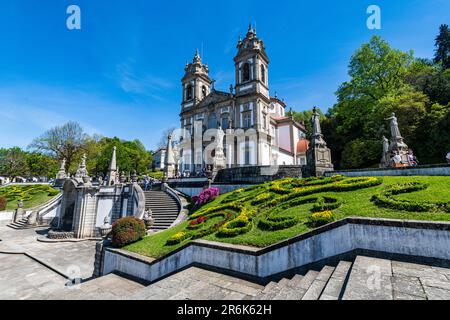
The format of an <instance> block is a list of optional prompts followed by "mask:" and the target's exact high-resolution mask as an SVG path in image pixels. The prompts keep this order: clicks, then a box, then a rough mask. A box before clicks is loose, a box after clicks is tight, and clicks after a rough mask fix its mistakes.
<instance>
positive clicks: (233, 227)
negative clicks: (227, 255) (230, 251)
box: [217, 207, 254, 238]
mask: <svg viewBox="0 0 450 320" xmlns="http://www.w3.org/2000/svg"><path fill="white" fill-rule="evenodd" d="M253 214H254V212H252V211H249V210H248V209H247V208H245V207H242V208H241V213H240V214H239V216H238V217H237V218H235V219H233V220H231V221H228V222H226V223H225V224H224V225H223V227H222V228H221V229H220V230H219V232H218V233H217V236H219V237H226V238H230V237H235V236H238V235H240V234H244V233H247V232H249V231H250V230H251V229H252V226H253V225H252V222H251V217H252V216H253Z"/></svg>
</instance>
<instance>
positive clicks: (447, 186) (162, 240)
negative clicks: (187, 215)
mask: <svg viewBox="0 0 450 320" xmlns="http://www.w3.org/2000/svg"><path fill="white" fill-rule="evenodd" d="M344 180H345V179H344ZM381 180H382V184H381V185H378V186H373V187H367V188H362V189H358V190H353V191H345V192H319V193H315V194H312V195H310V196H317V195H320V196H323V197H327V196H329V197H334V198H337V199H339V202H340V203H341V206H340V207H338V208H337V209H334V210H333V214H334V217H335V219H336V220H339V219H342V218H345V217H348V216H359V217H375V218H393V219H410V220H431V221H450V213H449V212H445V211H439V210H435V211H433V212H409V211H401V210H394V209H388V208H383V207H380V206H377V205H376V204H375V203H374V202H372V201H371V198H372V196H373V195H374V194H375V193H377V192H380V191H382V190H384V189H385V188H386V187H387V186H391V185H395V184H403V183H408V182H421V183H426V184H428V188H427V189H425V190H420V191H416V192H412V193H406V194H399V195H396V196H395V198H396V199H399V200H412V201H428V202H450V177H427V176H425V177H424V176H420V177H383V178H381ZM270 186H271V184H265V185H260V186H259V187H256V188H252V189H253V190H251V191H247V192H245V197H242V198H241V200H243V201H241V200H239V199H238V200H236V202H237V203H239V204H240V205H242V206H245V207H246V208H249V209H250V210H252V209H253V210H255V209H256V213H255V215H254V216H253V217H252V218H251V221H250V223H251V224H252V227H251V230H250V231H249V232H246V233H244V234H240V235H237V236H234V237H225V238H224V237H220V236H219V235H218V233H217V232H214V233H212V234H209V235H207V236H204V237H202V239H206V240H212V241H220V242H227V243H233V244H244V245H250V246H256V247H265V246H268V245H271V244H273V243H276V242H279V241H281V240H285V239H288V238H291V237H293V236H296V235H298V234H302V233H305V232H307V231H309V230H311V229H312V228H311V227H310V226H309V224H308V217H309V216H310V215H311V210H312V208H313V203H307V204H301V205H298V206H293V207H290V208H287V209H286V210H284V211H282V212H280V213H279V214H278V216H292V215H293V216H295V217H296V218H297V219H298V222H297V223H296V224H295V225H294V226H292V227H288V228H285V229H281V230H275V231H267V230H262V229H261V228H260V227H259V225H258V223H259V221H260V220H261V219H262V218H263V217H266V216H267V215H268V214H270V212H271V209H268V210H263V209H261V210H260V208H261V206H264V204H265V203H264V202H263V203H262V204H261V205H251V201H254V200H255V199H256V198H257V197H258V196H260V195H261V194H262V193H269V194H271V195H272V196H274V197H280V195H278V194H275V193H273V192H271V191H268V189H267V188H269V187H270ZM285 187H287V188H289V187H291V186H289V185H285ZM300 189H302V188H300ZM229 196H230V194H224V195H221V196H220V197H219V198H217V199H216V200H214V201H213V202H211V203H208V204H207V205H205V206H204V207H202V208H201V209H200V210H201V212H203V211H207V210H208V208H214V207H217V206H220V205H222V204H224V203H225V202H226V198H227V197H229ZM240 201H241V202H240ZM266 202H267V201H266ZM194 215H195V213H194ZM236 215H238V213H236ZM215 222H217V219H216V220H213V219H212V220H211V221H209V220H208V221H207V222H205V227H208V226H212V225H213V224H214V223H215ZM208 224H209V225H208ZM188 225H189V221H187V222H184V223H182V224H180V225H178V226H176V227H174V228H172V229H169V230H166V231H163V232H160V233H157V234H155V235H151V236H148V237H146V238H144V239H143V240H141V241H139V242H137V243H134V244H131V245H128V246H127V247H125V248H124V249H126V250H129V251H132V252H136V253H139V254H143V255H146V256H149V257H154V258H157V257H161V256H163V255H165V254H167V253H169V252H171V251H172V250H174V249H176V248H178V247H180V246H182V245H184V244H186V243H188V242H189V241H190V240H189V239H187V240H184V241H182V242H180V243H178V244H175V245H167V244H166V242H167V240H168V239H169V238H170V237H172V236H174V235H175V234H177V233H179V232H181V231H186V227H188Z"/></svg>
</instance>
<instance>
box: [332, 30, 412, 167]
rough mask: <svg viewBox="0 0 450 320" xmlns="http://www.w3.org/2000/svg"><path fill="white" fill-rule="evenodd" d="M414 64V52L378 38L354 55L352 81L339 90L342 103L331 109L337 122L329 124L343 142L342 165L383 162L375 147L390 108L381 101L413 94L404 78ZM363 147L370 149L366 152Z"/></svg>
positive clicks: (352, 165) (350, 70)
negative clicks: (394, 47)
mask: <svg viewBox="0 0 450 320" xmlns="http://www.w3.org/2000/svg"><path fill="white" fill-rule="evenodd" d="M412 62H413V54H412V52H402V51H400V50H396V49H393V48H391V47H390V46H389V44H388V43H387V42H386V41H384V40H382V39H381V38H380V37H378V36H374V37H373V38H372V39H371V40H370V42H369V43H366V44H363V45H362V46H361V48H359V49H358V50H356V52H355V53H354V54H353V56H352V57H351V59H350V64H349V76H350V80H349V81H347V82H344V83H343V84H342V85H341V86H340V87H339V89H338V91H337V92H336V95H337V100H338V102H337V103H336V104H335V105H334V106H333V108H331V109H330V110H329V114H328V117H329V118H330V119H332V121H333V122H334V123H331V122H328V123H327V124H326V125H325V127H326V129H325V130H329V129H332V131H334V133H335V134H337V135H339V136H340V139H338V140H339V142H340V143H343V145H341V146H340V147H339V148H338V149H340V151H341V152H342V161H341V165H343V166H345V167H350V168H355V167H362V166H373V165H375V164H377V163H378V162H379V155H376V154H375V152H373V150H376V148H375V147H373V146H372V145H373V143H374V141H377V140H379V139H381V135H382V134H383V130H384V126H385V122H384V120H382V119H383V117H384V112H383V110H384V109H389V108H387V107H386V108H380V101H381V102H383V103H384V104H385V105H388V106H390V105H391V104H389V103H388V101H389V99H390V100H392V99H394V97H395V95H396V94H403V93H404V92H411V90H409V89H408V88H407V86H408V85H407V84H406V83H405V81H404V79H405V76H406V74H407V71H408V68H409V67H410V65H411V63H412ZM383 99H388V101H386V100H383ZM389 110H391V109H389ZM336 140H337V139H336ZM353 141H355V142H353ZM361 146H365V147H368V148H369V149H367V150H366V151H364V150H362V149H361ZM335 149H337V148H335ZM355 153H358V157H361V159H360V160H358V161H350V160H349V159H348V158H349V157H351V156H354V155H355ZM338 157H339V156H338Z"/></svg>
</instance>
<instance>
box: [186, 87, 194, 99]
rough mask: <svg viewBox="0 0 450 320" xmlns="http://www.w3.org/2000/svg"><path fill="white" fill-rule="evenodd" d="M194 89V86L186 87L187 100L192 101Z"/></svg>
mask: <svg viewBox="0 0 450 320" xmlns="http://www.w3.org/2000/svg"><path fill="white" fill-rule="evenodd" d="M192 89H193V88H192V85H191V84H188V85H187V87H186V100H191V99H192V93H193V92H192V91H193V90H192Z"/></svg>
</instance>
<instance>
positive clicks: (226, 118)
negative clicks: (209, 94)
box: [222, 117, 230, 130]
mask: <svg viewBox="0 0 450 320" xmlns="http://www.w3.org/2000/svg"><path fill="white" fill-rule="evenodd" d="M228 126H229V123H228V117H223V118H222V129H223V130H226V129H230V128H229V127H228Z"/></svg>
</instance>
